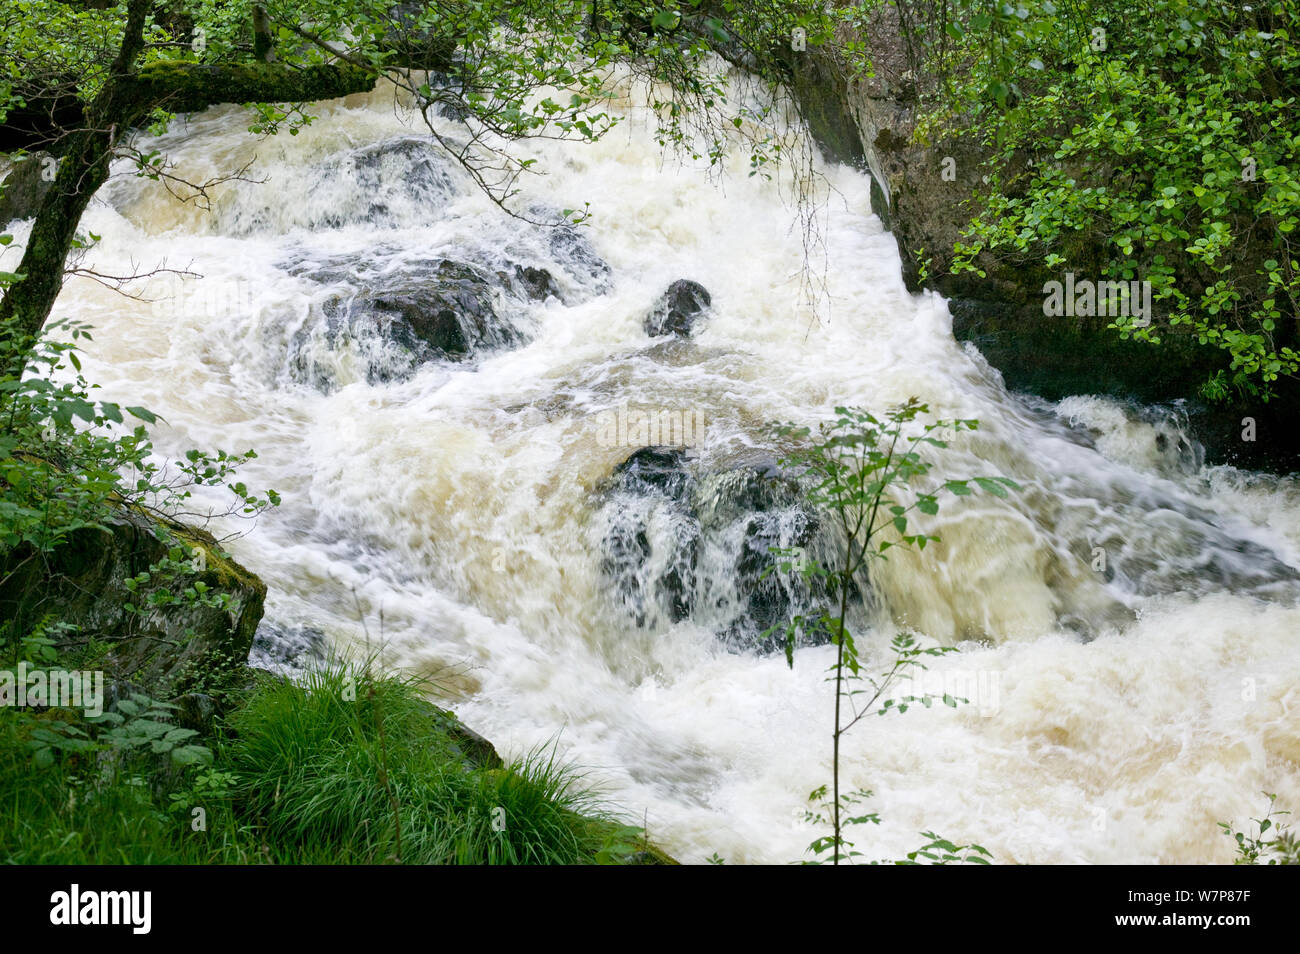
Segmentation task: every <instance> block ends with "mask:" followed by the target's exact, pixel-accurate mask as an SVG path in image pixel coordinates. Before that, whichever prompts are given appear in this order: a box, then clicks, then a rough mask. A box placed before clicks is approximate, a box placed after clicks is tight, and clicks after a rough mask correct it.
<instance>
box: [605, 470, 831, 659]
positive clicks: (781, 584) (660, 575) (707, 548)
mask: <svg viewBox="0 0 1300 954" xmlns="http://www.w3.org/2000/svg"><path fill="white" fill-rule="evenodd" d="M601 492H602V494H603V495H604V497H605V505H604V507H603V508H602V515H603V517H604V519H605V521H606V525H607V530H606V533H605V538H604V545H603V554H602V561H601V572H602V574H603V576H604V577H605V579H606V580H608V581H609V583H610V584H611V587H610V591H611V592H612V593H614V594H616V597H615V598H616V599H617V601H618V602H619V603H620V604H621V607H622V609H623V611H624V612H625V613H626V614H627V616H628V617H629V618H630V619H631V620H633V621H634V622H635V624H636V625H637V626H638V627H641V628H651V629H654V628H660V627H664V626H668V625H672V624H673V623H678V622H681V621H682V620H685V619H688V618H689V619H690V620H692V621H693V622H695V623H696V624H698V625H701V626H704V627H706V628H709V629H711V630H713V632H714V633H716V634H717V636H718V637H719V638H720V639H721V640H722V641H723V642H724V643H726V644H727V645H728V646H730V647H731V648H734V649H742V650H743V649H757V650H759V651H762V652H770V651H774V650H777V649H779V648H780V647H781V645H782V644H783V643H782V640H781V638H780V637H779V636H771V637H764V636H763V633H764V631H765V630H767V629H769V628H771V627H773V626H777V625H780V624H784V623H786V622H788V621H789V620H790V618H791V617H793V616H794V615H796V614H801V613H802V614H809V613H812V614H813V615H817V613H816V611H817V610H818V609H820V608H822V607H824V606H825V604H826V603H827V598H828V594H827V592H826V590H825V587H824V586H820V585H818V584H816V583H813V584H810V583H809V582H808V581H805V580H803V579H802V578H801V577H800V576H799V575H798V573H797V572H794V571H791V572H783V571H781V570H779V569H776V570H774V569H773V568H774V566H775V564H776V563H777V562H778V558H777V557H776V556H774V555H773V553H772V552H771V550H772V548H776V547H779V548H794V547H800V548H805V549H806V550H807V551H808V552H809V553H810V554H812V553H815V552H820V550H821V547H822V545H823V541H822V540H821V539H820V534H819V530H820V524H819V522H818V519H817V516H816V514H815V512H814V511H813V510H812V508H810V507H809V506H808V505H807V504H806V503H805V502H804V500H803V497H802V494H801V490H800V487H799V484H798V482H797V481H796V480H794V479H793V478H791V477H789V476H787V475H784V474H783V473H781V471H780V470H779V469H778V468H777V467H776V466H775V463H774V462H770V461H755V462H747V463H744V464H741V465H738V466H732V467H729V468H725V469H719V470H702V469H700V468H699V466H698V461H696V459H695V458H694V457H692V456H691V454H690V453H689V452H687V451H685V450H682V449H678V448H665V447H647V448H642V449H640V450H638V451H636V452H635V453H634V454H632V455H630V456H629V457H628V458H627V459H626V460H625V461H623V462H622V463H621V464H620V465H619V466H618V467H616V468H615V470H614V473H613V474H612V476H611V477H610V480H609V482H608V483H607V484H606V486H605V487H604V488H602V491H601Z"/></svg>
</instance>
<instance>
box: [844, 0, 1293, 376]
mask: <svg viewBox="0 0 1300 954" xmlns="http://www.w3.org/2000/svg"><path fill="white" fill-rule="evenodd" d="M894 2H895V3H896V5H897V9H898V11H899V12H900V16H901V18H902V21H901V22H902V24H903V27H904V29H905V31H907V33H908V37H909V43H911V44H912V45H913V47H914V49H915V51H916V63H917V68H918V69H921V70H923V71H924V72H925V73H926V74H928V75H937V76H938V77H940V78H941V81H940V82H939V83H938V84H937V87H936V88H935V89H934V90H933V91H932V93H931V95H930V96H929V97H928V98H927V99H926V101H925V102H924V104H923V107H922V109H921V111H920V122H919V124H918V130H917V136H918V139H920V141H922V142H927V141H930V140H931V139H932V138H934V137H936V136H939V135H944V134H949V133H951V134H957V135H965V136H968V137H970V138H971V139H973V140H975V141H977V142H979V143H980V144H981V146H982V148H983V149H984V150H986V154H987V155H988V157H989V158H988V160H987V164H986V168H985V170H984V174H985V176H986V179H985V182H986V183H987V189H986V190H984V191H983V192H981V194H980V195H979V196H977V197H976V199H975V200H974V207H973V208H972V210H971V211H972V218H971V221H970V225H969V231H968V233H967V236H966V238H965V240H964V241H962V242H959V243H958V244H957V246H956V248H955V252H956V255H955V258H954V259H953V261H952V270H953V271H954V272H961V271H976V272H979V273H980V274H983V273H984V269H983V268H982V267H981V265H980V264H979V262H980V261H982V260H988V259H989V258H993V259H997V260H1001V261H1005V262H1007V263H1008V264H1009V265H1012V266H1013V267H1014V263H1016V262H1029V263H1034V264H1037V263H1043V264H1044V266H1045V268H1046V269H1048V270H1055V269H1061V268H1072V269H1074V270H1076V271H1083V272H1086V273H1087V275H1086V277H1088V278H1093V279H1100V278H1103V277H1104V278H1105V279H1108V280H1124V281H1128V280H1134V279H1136V280H1144V281H1150V282H1151V287H1152V298H1153V303H1154V306H1155V309H1154V310H1155V311H1156V312H1157V314H1156V315H1155V316H1154V317H1155V318H1156V320H1155V321H1153V322H1152V323H1151V324H1150V325H1145V324H1144V323H1143V322H1138V321H1134V320H1133V319H1132V318H1126V317H1120V318H1117V319H1115V320H1114V321H1113V322H1112V324H1111V327H1112V328H1114V329H1115V332H1116V333H1117V334H1118V335H1119V336H1120V337H1122V338H1133V339H1137V340H1143V341H1149V342H1152V343H1157V344H1158V343H1159V342H1160V341H1161V340H1162V339H1163V337H1164V336H1165V335H1166V334H1168V333H1169V332H1170V331H1171V330H1179V331H1186V332H1188V333H1190V334H1191V335H1192V336H1193V337H1194V338H1195V340H1196V341H1198V342H1199V343H1201V344H1204V345H1208V346H1213V347H1216V348H1219V349H1222V351H1223V352H1224V358H1225V364H1226V367H1225V369H1224V371H1225V373H1226V377H1225V375H1216V376H1215V377H1214V378H1213V379H1212V381H1211V382H1209V383H1208V384H1207V385H1206V387H1205V388H1204V389H1203V394H1204V396H1206V397H1209V398H1212V399H1220V400H1222V399H1225V398H1226V397H1227V396H1228V394H1229V389H1228V385H1229V384H1230V385H1231V386H1232V387H1234V388H1236V389H1238V390H1240V391H1243V392H1245V393H1249V394H1257V395H1259V396H1261V397H1263V398H1265V399H1267V397H1268V396H1269V394H1270V392H1271V391H1272V389H1273V387H1274V384H1275V382H1277V381H1278V380H1279V378H1281V377H1291V378H1295V377H1297V376H1300V351H1298V350H1297V348H1298V347H1300V344H1298V343H1297V328H1296V321H1297V317H1298V316H1300V309H1298V308H1297V304H1298V303H1300V261H1298V260H1297V253H1296V251H1295V249H1294V247H1293V241H1294V234H1295V230H1296V228H1297V226H1300V166H1298V163H1297V160H1298V159H1300V128H1298V127H1297V126H1296V124H1295V122H1294V121H1293V117H1294V115H1295V112H1296V108H1297V96H1298V95H1300V46H1298V45H1297V42H1298V38H1297V36H1296V27H1297V24H1298V23H1300V4H1297V2H1296V0H1260V2H1259V3H1255V4H1251V5H1240V4H1225V3H1219V2H1216V0H1144V2H1142V3H1141V4H1139V5H1138V7H1137V8H1135V7H1134V6H1133V5H1132V4H1131V3H1128V2H1120V0H1082V2H1078V3H1057V2H1053V0H1018V2H1014V3H1002V2H1000V0H954V2H953V3H951V4H948V3H943V4H930V3H927V2H924V0H894ZM875 5H876V4H867V6H875ZM1083 249H1095V250H1096V256H1095V257H1094V253H1093V252H1092V251H1088V252H1087V253H1086V255H1084V257H1081V254H1083V253H1082V251H1081V250H1083Z"/></svg>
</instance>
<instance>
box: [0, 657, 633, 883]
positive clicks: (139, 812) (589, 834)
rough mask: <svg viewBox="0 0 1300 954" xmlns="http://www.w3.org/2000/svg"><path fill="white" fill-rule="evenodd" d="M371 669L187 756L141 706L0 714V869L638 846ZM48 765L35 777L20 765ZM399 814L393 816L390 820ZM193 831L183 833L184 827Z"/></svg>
mask: <svg viewBox="0 0 1300 954" xmlns="http://www.w3.org/2000/svg"><path fill="white" fill-rule="evenodd" d="M421 689H422V687H421V686H420V685H419V684H418V683H416V682H414V681H412V680H408V679H400V678H396V677H386V676H378V675H374V674H373V673H371V672H370V671H369V669H368V668H360V667H352V668H338V669H333V670H330V671H328V672H317V673H314V674H312V675H310V676H308V677H307V679H306V681H305V683H304V684H303V685H294V684H291V683H287V682H279V681H273V680H267V681H265V682H263V683H262V684H261V685H260V686H259V687H258V688H256V689H255V690H253V692H252V694H251V696H250V697H249V698H247V699H246V700H245V705H244V706H243V707H241V708H240V709H239V710H237V711H236V712H235V713H234V714H233V716H232V717H231V719H230V723H229V725H228V726H226V727H225V728H223V729H220V730H219V731H218V734H217V736H216V737H214V738H212V739H205V740H203V741H204V742H207V743H208V745H203V746H200V745H199V744H198V743H197V742H196V733H195V732H194V731H193V730H190V729H184V728H178V727H176V726H175V725H174V723H173V721H172V712H173V709H172V707H171V706H168V705H165V704H161V703H159V702H157V701H155V700H152V699H149V698H147V697H145V696H142V695H134V696H131V697H129V698H127V699H123V700H120V701H119V702H118V703H117V704H116V705H115V707H114V708H113V710H112V711H111V712H108V713H105V714H104V717H103V718H100V719H97V720H89V719H81V718H79V717H78V716H77V715H76V714H74V713H71V712H68V711H66V710H48V711H47V712H43V713H38V714H35V715H33V714H32V713H23V712H19V711H16V710H14V709H12V708H0V855H3V856H4V857H5V858H6V859H7V860H9V861H11V862H14V863H20V864H33V863H46V864H48V863H64V864H68V863H81V864H85V863H119V864H120V863H128V864H164V863H165V864H177V863H184V864H212V863H232V864H250V863H261V862H274V863H284V864H295V863H311V864H365V863H376V862H403V863H443V864H591V863H598V864H627V863H633V862H636V861H637V860H638V858H637V857H636V856H637V855H640V854H643V853H645V852H646V851H647V850H648V849H649V846H648V844H647V843H646V839H645V832H644V830H643V829H640V828H635V827H632V826H628V825H624V824H622V823H620V822H617V821H615V820H613V819H611V818H609V817H607V816H606V815H604V814H603V812H602V810H601V808H600V805H599V804H598V803H597V802H596V800H595V799H594V797H593V796H592V795H591V794H590V793H589V792H588V791H586V790H585V789H583V788H582V787H580V786H581V781H582V778H581V776H580V775H579V774H578V773H576V772H574V771H573V770H572V769H571V768H568V767H566V766H564V765H562V764H560V763H559V762H557V761H556V759H555V757H554V753H553V750H545V749H537V750H534V751H533V752H532V753H530V754H528V755H527V756H525V757H524V758H522V759H519V760H517V761H516V762H514V763H512V764H510V765H508V766H505V767H501V768H492V767H488V766H482V765H478V764H475V763H471V762H470V761H468V760H467V759H466V757H465V756H464V754H463V753H462V752H461V750H460V749H459V747H458V745H457V743H456V741H455V738H454V737H453V736H452V735H449V734H448V732H447V731H446V726H447V724H448V720H450V719H453V718H454V717H451V716H450V715H449V714H447V713H441V712H440V711H439V710H437V709H435V708H434V707H433V706H431V705H430V704H428V703H426V702H424V701H423V699H422V692H421ZM37 746H45V747H47V748H48V749H49V750H50V752H51V757H50V758H49V759H42V760H41V762H40V763H38V765H37V767H36V769H35V770H33V764H32V757H31V752H32V750H33V749H34V748H35V747H37ZM394 806H396V815H394ZM196 818H201V819H203V824H202V825H201V826H200V825H196V822H195V819H196Z"/></svg>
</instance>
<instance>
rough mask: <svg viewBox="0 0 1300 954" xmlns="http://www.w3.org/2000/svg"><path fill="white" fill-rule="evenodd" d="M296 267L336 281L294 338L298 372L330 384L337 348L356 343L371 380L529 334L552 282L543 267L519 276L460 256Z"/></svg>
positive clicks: (466, 356)
mask: <svg viewBox="0 0 1300 954" xmlns="http://www.w3.org/2000/svg"><path fill="white" fill-rule="evenodd" d="M290 272H291V273H292V274H295V275H300V276H302V277H304V278H307V279H309V280H311V281H315V282H319V283H321V284H323V285H325V286H327V287H326V288H325V289H324V290H323V291H322V293H321V295H320V296H319V297H318V298H317V302H316V304H315V305H314V306H313V308H312V314H311V317H310V318H309V320H308V321H307V322H306V323H305V324H304V325H303V326H302V327H301V328H299V330H298V331H297V333H296V335H295V336H294V339H293V341H292V342H291V344H290V373H291V375H292V376H293V377H294V378H295V379H296V380H299V381H303V382H305V383H310V384H312V385H314V386H316V387H318V388H319V389H321V390H324V391H329V390H332V389H333V388H335V387H336V386H338V384H339V381H338V380H337V374H336V371H335V369H334V367H333V365H332V364H331V362H330V360H328V358H327V354H328V353H329V352H337V351H339V350H342V349H350V350H351V351H353V352H354V353H355V354H356V355H357V356H358V357H359V358H360V359H361V363H362V365H363V367H364V371H365V375H366V380H367V381H368V382H369V383H371V384H380V383H385V382H389V381H395V380H402V379H404V378H406V377H409V376H410V375H411V374H412V373H414V371H415V370H416V369H417V368H419V367H420V366H421V365H424V364H426V363H428V362H431V361H441V362H464V361H468V360H471V359H473V358H475V357H478V356H480V355H484V354H488V353H491V352H493V351H500V350H504V349H507V348H512V347H517V346H519V345H521V344H523V343H524V342H525V341H526V340H527V334H526V332H525V330H524V321H523V319H524V314H523V306H524V305H526V304H527V303H528V302H530V301H535V300H537V299H538V298H539V297H540V296H542V295H544V294H546V293H547V291H548V290H549V289H550V288H551V287H552V279H551V276H550V273H549V272H546V271H545V270H544V269H538V268H527V269H525V268H524V267H518V269H517V272H516V274H514V275H512V274H510V273H509V272H506V271H504V270H500V271H498V272H496V273H495V274H493V273H492V272H489V271H488V270H487V269H484V268H481V267H479V266H477V265H471V264H468V263H465V262H456V261H452V260H451V259H446V258H441V259H414V260H411V259H402V258H398V259H396V260H395V261H385V260H384V259H383V258H382V257H376V258H375V259H371V260H356V259H351V260H349V259H347V258H345V257H333V258H329V259H326V260H324V261H310V262H300V263H298V264H297V265H291V266H290Z"/></svg>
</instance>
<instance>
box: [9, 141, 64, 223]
mask: <svg viewBox="0 0 1300 954" xmlns="http://www.w3.org/2000/svg"><path fill="white" fill-rule="evenodd" d="M49 158H50V157H49V156H47V155H46V154H45V153H42V152H37V153H33V154H32V155H30V156H28V157H27V158H26V159H24V160H23V161H22V162H18V163H15V164H14V166H13V168H12V169H11V170H10V171H9V175H7V176H5V179H4V182H3V184H2V185H0V230H2V229H3V227H4V226H5V225H7V224H8V223H10V222H12V221H13V220H14V219H30V218H32V217H33V216H35V215H36V213H37V212H38V211H39V210H40V208H41V200H42V199H44V198H45V193H46V192H48V191H49V189H50V186H51V185H52V182H50V181H47V180H46V179H44V178H43V177H42V175H41V171H42V169H43V168H45V163H46V160H47V159H49Z"/></svg>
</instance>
